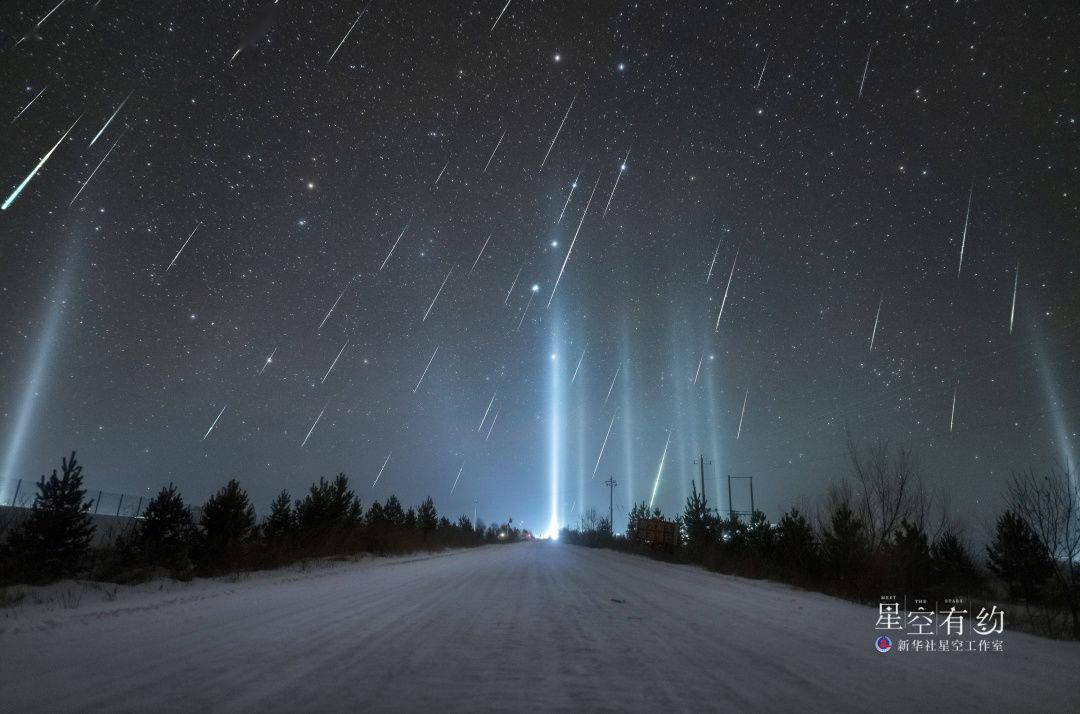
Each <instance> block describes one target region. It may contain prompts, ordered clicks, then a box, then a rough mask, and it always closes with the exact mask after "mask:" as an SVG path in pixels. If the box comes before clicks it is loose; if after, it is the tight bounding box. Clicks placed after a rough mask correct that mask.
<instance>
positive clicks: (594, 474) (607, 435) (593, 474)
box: [592, 409, 619, 478]
mask: <svg viewBox="0 0 1080 714" xmlns="http://www.w3.org/2000/svg"><path fill="white" fill-rule="evenodd" d="M618 415H619V410H618V409H616V410H615V413H614V414H612V415H611V423H609V424H608V427H607V433H606V434H604V443H602V444H600V455H599V456H597V457H596V465H595V466H593V470H592V478H596V471H597V470H598V469H599V468H600V459H602V458H604V449H605V448H606V447H607V442H608V437H609V436H611V427H613V426H615V417H616V416H618Z"/></svg>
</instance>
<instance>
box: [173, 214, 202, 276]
mask: <svg viewBox="0 0 1080 714" xmlns="http://www.w3.org/2000/svg"><path fill="white" fill-rule="evenodd" d="M201 225H202V221H199V222H198V223H196V224H195V228H194V229H193V230H192V231H191V235H189V236H188V237H187V240H186V241H184V244H183V245H182V246H180V250H178V251H176V255H174V256H173V259H172V260H171V261H169V267H167V268H165V272H166V273H167V272H169V270H170V269H171V268H172V267H173V266H174V265H176V259H177V258H179V257H180V254H181V253H183V252H184V248H187V244H188V243H190V242H191V237H192V236H194V235H195V231H197V230H199V226H201Z"/></svg>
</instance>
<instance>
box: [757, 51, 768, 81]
mask: <svg viewBox="0 0 1080 714" xmlns="http://www.w3.org/2000/svg"><path fill="white" fill-rule="evenodd" d="M768 66H769V55H765V64H763V65H761V74H760V75H759V76H758V78H757V86H756V87H754V89H761V81H762V80H763V79H765V68H766V67H768Z"/></svg>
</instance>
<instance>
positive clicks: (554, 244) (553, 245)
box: [551, 240, 559, 248]
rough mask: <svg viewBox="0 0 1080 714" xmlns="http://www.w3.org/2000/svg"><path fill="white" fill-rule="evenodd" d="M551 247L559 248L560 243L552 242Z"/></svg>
mask: <svg viewBox="0 0 1080 714" xmlns="http://www.w3.org/2000/svg"><path fill="white" fill-rule="evenodd" d="M551 247H552V248H558V247H559V241H557V240H553V241H551Z"/></svg>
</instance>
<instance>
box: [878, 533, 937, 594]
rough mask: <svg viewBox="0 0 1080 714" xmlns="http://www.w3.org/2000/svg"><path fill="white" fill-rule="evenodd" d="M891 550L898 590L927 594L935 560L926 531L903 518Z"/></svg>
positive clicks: (907, 592)
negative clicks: (932, 556) (931, 556)
mask: <svg viewBox="0 0 1080 714" xmlns="http://www.w3.org/2000/svg"><path fill="white" fill-rule="evenodd" d="M889 550H890V554H891V555H892V558H893V567H892V569H891V573H892V576H893V577H894V578H895V579H896V580H897V586H898V592H902V593H905V594H907V595H913V596H914V595H925V594H926V587H927V584H928V582H929V578H930V574H931V567H932V562H933V561H932V560H931V558H930V542H929V539H928V538H927V536H926V531H924V530H923V529H922V528H921V527H920V526H918V525H916V524H914V523H911V522H909V521H907V520H906V519H905V520H902V521H901V522H900V527H899V528H897V529H896V533H895V534H893V541H892V543H891V545H890V548H889Z"/></svg>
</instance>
